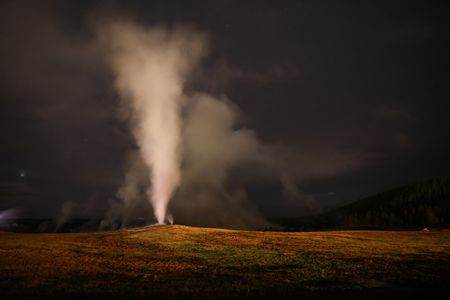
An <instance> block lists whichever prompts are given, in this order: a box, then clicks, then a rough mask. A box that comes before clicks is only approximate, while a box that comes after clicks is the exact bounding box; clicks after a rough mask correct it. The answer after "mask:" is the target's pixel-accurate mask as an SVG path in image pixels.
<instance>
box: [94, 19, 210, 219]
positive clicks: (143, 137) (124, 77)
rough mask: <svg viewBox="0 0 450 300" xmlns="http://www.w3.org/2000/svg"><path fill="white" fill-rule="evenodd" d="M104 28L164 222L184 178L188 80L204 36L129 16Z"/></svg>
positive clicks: (153, 200)
mask: <svg viewBox="0 0 450 300" xmlns="http://www.w3.org/2000/svg"><path fill="white" fill-rule="evenodd" d="M99 33H100V42H101V44H102V45H103V46H104V47H105V48H106V49H107V50H108V52H109V53H108V54H109V58H110V63H111V65H112V67H113V69H114V71H115V74H116V76H117V77H116V88H117V90H118V92H119V94H120V96H121V99H122V108H123V111H124V112H125V114H126V115H127V117H128V118H129V120H130V124H131V127H132V131H133V135H134V137H135V139H136V141H137V144H138V146H139V150H140V154H141V156H142V158H143V161H144V162H145V164H146V165H147V166H148V168H149V169H150V180H151V187H150V188H149V190H148V191H147V195H148V197H149V200H150V202H151V203H152V205H153V209H154V214H155V217H156V219H157V221H158V223H159V224H163V223H164V222H165V221H166V220H167V216H168V213H167V206H168V203H169V200H170V198H171V197H172V195H173V193H174V191H175V189H176V188H177V186H178V185H179V183H180V180H181V178H180V177H181V176H180V159H181V158H180V152H181V149H180V146H181V116H180V112H181V107H182V104H183V99H184V95H183V86H184V83H185V78H186V76H187V74H188V73H189V71H190V70H191V69H192V67H193V66H195V65H196V63H197V61H198V60H199V59H200V57H201V55H202V53H203V49H204V44H205V43H204V37H203V35H201V34H199V33H196V32H194V31H191V30H186V29H181V28H175V29H173V30H171V31H168V30H164V29H161V28H156V29H155V28H152V29H144V28H142V27H139V26H137V25H135V24H133V23H130V22H112V23H109V24H102V26H101V29H100V31H99Z"/></svg>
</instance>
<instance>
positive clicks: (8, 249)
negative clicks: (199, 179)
mask: <svg viewBox="0 0 450 300" xmlns="http://www.w3.org/2000/svg"><path fill="white" fill-rule="evenodd" d="M447 286H450V231H447V230H441V231H415V232H413V231H409V232H392V231H334V232H305V233H283V232H258V231H234V230H222V229H207V228H194V227H186V226H178V225H172V226H153V227H148V228H143V229H138V230H128V231H120V232H111V233H65V234H62V233H61V234H16V233H5V232H2V233H0V290H1V293H2V299H22V298H25V297H26V298H34V299H35V298H42V299H49V298H64V299H86V298H93V299H104V298H108V299H117V298H121V299H122V298H123V299H136V298H138V299H139V298H146V299H161V298H162V299H180V298H205V299H209V298H215V299H216V298H224V299H228V298H255V299H259V298H280V297H284V299H286V298H296V299H299V298H302V299H305V298H306V299H307V298H324V299H328V298H341V297H342V298H354V299H367V298H373V299H375V298H379V297H384V298H386V297H388V298H397V297H400V296H405V295H418V294H420V293H423V294H424V295H428V296H429V295H430V294H431V293H436V294H437V293H438V292H446V288H447ZM446 293H447V294H448V292H446Z"/></svg>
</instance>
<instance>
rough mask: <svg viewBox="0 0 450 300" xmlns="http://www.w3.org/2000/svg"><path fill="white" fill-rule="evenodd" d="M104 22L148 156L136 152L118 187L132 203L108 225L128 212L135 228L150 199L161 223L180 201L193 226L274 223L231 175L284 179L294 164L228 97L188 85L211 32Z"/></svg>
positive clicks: (118, 209) (179, 211)
mask: <svg viewBox="0 0 450 300" xmlns="http://www.w3.org/2000/svg"><path fill="white" fill-rule="evenodd" d="M97 29H98V30H97V31H98V32H97V33H98V44H99V46H100V48H101V49H103V51H105V52H106V54H107V58H108V62H109V63H110V65H111V67H112V69H113V71H114V73H115V75H116V81H115V87H116V89H117V91H118V92H119V94H120V97H121V107H120V108H121V109H120V112H121V113H122V116H124V117H125V118H126V119H127V120H128V121H129V123H130V125H131V129H132V132H133V135H134V138H135V140H136V142H137V145H138V147H139V153H138V155H136V153H135V152H134V151H130V155H129V157H128V170H127V173H126V175H125V180H124V183H123V185H122V186H121V187H120V188H119V190H118V192H117V196H118V197H119V198H120V199H121V200H122V203H115V204H112V205H111V208H110V210H109V211H108V212H107V213H106V216H105V219H104V220H103V221H102V225H101V226H100V229H107V228H111V229H114V228H116V225H115V224H116V221H117V219H118V218H121V224H122V227H124V226H127V223H128V222H129V221H131V219H132V218H133V216H134V215H136V210H137V208H144V207H145V205H143V203H142V199H143V198H148V199H149V202H150V203H151V205H152V206H153V211H154V215H155V217H156V220H157V222H158V223H159V224H164V223H166V222H169V223H172V216H171V214H170V213H169V208H170V209H171V210H173V211H174V213H175V214H176V216H177V218H178V219H179V220H180V221H181V222H184V223H187V224H191V225H202V226H205V225H206V226H228V227H229V226H232V227H239V228H255V227H257V228H261V227H264V226H267V225H268V223H267V222H266V221H265V220H264V218H263V217H262V216H261V215H260V214H259V213H258V212H257V209H255V207H253V206H252V205H251V204H250V203H249V202H248V201H247V198H246V192H245V190H244V189H243V188H242V187H241V186H239V184H238V182H236V181H233V182H230V181H229V177H231V176H230V174H231V173H232V172H235V171H236V169H239V170H240V173H241V174H240V175H241V177H242V178H245V177H247V178H250V177H255V176H256V177H258V176H259V175H257V173H261V172H258V170H262V169H265V170H271V171H270V172H269V173H271V174H275V177H277V176H280V174H281V172H280V170H284V169H286V164H285V163H282V161H281V160H280V159H279V157H280V155H278V154H275V153H274V151H273V147H271V146H269V145H264V144H262V143H261V142H260V141H259V140H258V139H257V137H256V134H255V132H254V131H253V130H251V129H248V128H239V127H238V126H237V123H238V121H239V110H238V109H237V107H236V106H235V105H234V104H233V103H232V102H231V101H230V100H229V99H228V98H227V97H226V96H224V95H222V96H220V97H218V96H215V95H211V94H208V93H205V92H198V91H192V90H191V91H190V92H186V90H187V88H186V85H187V83H188V79H190V76H193V74H194V73H195V72H194V71H199V65H200V61H201V59H202V58H203V57H204V56H205V54H206V52H207V51H206V50H207V40H206V35H205V34H203V33H201V32H198V31H195V30H193V29H190V28H188V29H186V27H175V28H171V29H168V28H162V27H152V28H144V27H141V26H139V25H137V24H135V23H132V22H128V21H125V22H124V21H113V22H102V23H99V25H98V26H97ZM197 68H198V69H197ZM197 73H198V72H197ZM200 73H201V72H200ZM211 80H214V79H211ZM194 82H195V80H194ZM143 166H145V167H143ZM262 173H264V172H262ZM171 199H173V201H172V203H169V202H170V201H171ZM311 201H313V202H314V199H312V200H311Z"/></svg>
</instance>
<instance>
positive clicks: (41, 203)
mask: <svg viewBox="0 0 450 300" xmlns="http://www.w3.org/2000/svg"><path fill="white" fill-rule="evenodd" d="M104 15H125V16H131V17H133V18H134V19H135V20H136V22H139V23H140V24H143V25H146V26H147V25H148V26H152V25H162V26H169V27H170V26H173V25H175V24H186V25H190V26H194V27H195V28H197V29H199V30H202V31H205V32H207V33H208V36H209V45H210V50H209V52H210V53H209V57H208V58H207V60H206V61H205V62H204V66H203V71H202V74H196V75H195V76H194V77H195V78H194V79H193V80H192V82H191V83H190V84H191V85H192V86H193V87H195V88H196V89H201V90H204V91H207V92H210V93H213V94H218V95H219V94H226V95H227V97H228V98H229V99H231V100H232V101H233V102H234V103H235V104H236V105H237V106H238V107H239V109H240V110H241V114H242V116H243V119H242V123H243V124H242V125H245V126H246V127H249V128H252V129H254V130H255V131H256V133H257V135H258V138H259V139H260V140H261V141H263V142H264V143H267V144H270V145H276V146H279V147H285V148H288V149H289V153H290V154H289V155H290V156H289V157H291V159H292V166H293V169H295V170H293V171H291V173H292V176H293V177H294V178H295V184H296V186H297V188H298V190H299V191H301V193H302V195H304V196H306V197H309V198H311V199H314V201H316V202H317V203H319V205H320V206H321V207H323V208H326V207H332V206H335V205H339V204H340V203H347V202H351V201H355V200H357V199H359V198H361V197H364V196H368V195H371V194H373V193H377V192H381V191H384V190H387V189H390V188H392V187H396V186H399V185H403V184H406V183H411V182H414V181H417V180H421V179H424V178H429V177H434V176H443V175H449V173H450V157H449V155H448V153H450V139H449V137H450V134H449V133H450V121H449V112H450V110H449V109H450V104H449V100H450V3H449V2H448V1H237V0H236V1H167V0H166V1H53V2H51V1H50V2H46V1H29V2H25V1H2V3H1V6H0V36H1V43H0V69H1V72H0V210H4V209H9V208H15V207H19V208H21V211H22V212H23V215H27V216H52V215H54V214H57V213H58V212H59V211H60V208H61V205H62V204H63V203H64V202H67V201H72V202H74V203H76V204H77V205H78V207H79V210H78V213H79V214H80V215H85V216H98V215H102V214H103V213H104V211H105V210H106V208H107V207H108V203H109V202H110V201H111V199H112V198H114V195H115V192H116V190H117V188H118V186H119V185H120V184H121V182H122V181H123V177H124V164H125V162H124V161H125V156H126V152H127V151H128V150H129V149H133V148H136V145H135V143H134V141H133V138H132V136H131V134H130V131H129V129H128V126H127V124H124V123H123V122H122V121H121V120H120V119H119V118H118V117H117V103H118V96H117V94H116V92H115V91H114V88H113V83H112V81H113V79H112V75H111V72H110V71H109V70H108V69H107V68H106V67H105V65H104V63H102V62H101V58H99V57H98V55H97V54H96V52H95V50H93V49H92V47H91V46H90V45H91V44H92V43H91V40H92V38H93V37H92V32H91V30H90V22H91V20H93V19H95V18H96V17H97V16H104ZM235 173H239V172H237V171H236V172H235ZM235 176H236V178H237V177H239V176H238V175H235ZM236 180H237V179H236ZM245 189H246V191H247V194H248V198H249V201H251V202H252V203H253V204H254V205H255V206H256V207H257V208H258V209H259V210H260V211H261V212H262V213H263V214H265V215H268V216H292V215H302V214H304V213H305V212H304V211H303V210H302V207H303V206H302V204H301V203H296V202H295V201H293V200H292V199H291V200H286V199H285V200H282V199H283V197H284V196H283V188H282V185H281V183H280V180H279V179H277V178H275V177H270V176H268V177H265V178H262V179H261V178H260V179H259V180H247V181H246V183H245ZM298 201H300V202H301V200H298Z"/></svg>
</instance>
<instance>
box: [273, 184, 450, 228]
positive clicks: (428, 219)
mask: <svg viewBox="0 0 450 300" xmlns="http://www.w3.org/2000/svg"><path fill="white" fill-rule="evenodd" d="M275 222H276V223H278V224H280V225H281V226H283V227H284V228H285V229H288V230H309V229H311V230H315V229H330V228H343V227H344V228H358V227H359V228H421V227H449V226H450V178H434V179H430V180H426V181H423V182H419V183H416V184H411V185H408V186H404V187H400V188H396V189H393V190H391V191H388V192H384V193H381V194H377V195H374V196H371V197H368V198H364V199H362V200H359V201H356V202H354V203H351V204H349V205H346V206H343V207H340V208H338V209H335V210H333V211H330V212H327V213H324V214H322V215H319V216H314V217H306V218H298V219H284V220H275Z"/></svg>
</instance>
